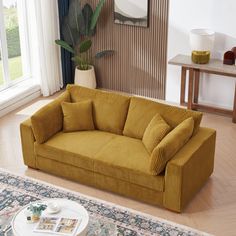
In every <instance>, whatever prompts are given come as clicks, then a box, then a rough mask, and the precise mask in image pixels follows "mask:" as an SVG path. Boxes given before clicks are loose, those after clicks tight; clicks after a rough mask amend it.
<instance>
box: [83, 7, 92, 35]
mask: <svg viewBox="0 0 236 236" xmlns="http://www.w3.org/2000/svg"><path fill="white" fill-rule="evenodd" d="M82 13H83V16H84V26H85V32H84V36H90V35H91V34H92V32H91V30H90V24H91V20H92V16H93V9H92V7H91V6H90V5H89V4H88V3H87V4H85V5H84V7H83V10H82Z"/></svg>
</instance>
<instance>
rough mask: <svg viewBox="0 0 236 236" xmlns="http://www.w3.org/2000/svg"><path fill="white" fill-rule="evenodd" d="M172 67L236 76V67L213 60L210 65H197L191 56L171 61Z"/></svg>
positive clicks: (178, 57)
mask: <svg viewBox="0 0 236 236" xmlns="http://www.w3.org/2000/svg"><path fill="white" fill-rule="evenodd" d="M169 64H170V65H178V66H184V67H187V68H193V69H199V70H205V71H211V72H216V73H225V74H228V75H230V76H236V66H235V65H232V66H231V65H225V64H223V61H222V60H218V59H211V60H210V62H209V63H208V64H195V63H194V62H192V59H191V56H186V55H181V54H180V55H177V56H176V57H174V58H172V59H171V60H170V61H169Z"/></svg>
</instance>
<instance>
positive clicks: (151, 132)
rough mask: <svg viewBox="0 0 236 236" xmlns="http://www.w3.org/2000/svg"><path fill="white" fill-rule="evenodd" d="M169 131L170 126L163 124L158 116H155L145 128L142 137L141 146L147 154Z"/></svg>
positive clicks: (163, 121) (162, 120)
mask: <svg viewBox="0 0 236 236" xmlns="http://www.w3.org/2000/svg"><path fill="white" fill-rule="evenodd" d="M170 130H171V128H170V126H169V125H168V124H167V123H166V122H165V120H164V119H163V118H162V117H161V115H160V114H158V113H157V114H156V115H155V116H154V117H153V118H152V120H151V122H150V123H149V125H148V126H147V128H146V130H145V132H144V135H143V139H142V141H143V144H144V146H145V147H146V149H147V150H148V151H149V153H152V151H153V149H154V148H155V147H156V146H157V145H158V144H159V143H160V142H161V140H162V139H163V138H164V137H165V136H166V135H167V134H168V133H169V131H170Z"/></svg>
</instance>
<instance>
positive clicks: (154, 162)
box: [150, 117, 194, 175]
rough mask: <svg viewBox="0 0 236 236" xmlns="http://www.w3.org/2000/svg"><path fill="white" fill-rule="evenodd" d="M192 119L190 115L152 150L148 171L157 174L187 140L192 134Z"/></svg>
mask: <svg viewBox="0 0 236 236" xmlns="http://www.w3.org/2000/svg"><path fill="white" fill-rule="evenodd" d="M193 129H194V120H193V118H192V117H190V118H188V119H186V120H184V121H183V122H182V123H180V124H179V125H178V126H177V127H176V128H175V129H173V130H172V131H171V132H170V133H169V134H167V135H166V136H165V138H164V139H163V140H162V141H161V142H160V143H159V144H158V145H157V147H156V148H155V149H154V150H153V152H152V155H151V162H150V171H151V172H152V173H153V174H154V175H159V174H160V173H161V172H162V171H163V170H164V169H165V167H166V164H167V162H168V161H169V160H170V159H171V158H172V157H173V156H174V155H175V154H176V153H177V152H178V151H179V150H180V149H181V148H182V147H183V146H184V145H185V144H186V143H187V142H188V140H189V139H190V138H191V136H192V134H193Z"/></svg>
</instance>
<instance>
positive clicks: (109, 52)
mask: <svg viewBox="0 0 236 236" xmlns="http://www.w3.org/2000/svg"><path fill="white" fill-rule="evenodd" d="M114 52H115V51H114V50H104V51H101V52H98V53H96V55H95V58H96V59H99V58H102V57H105V56H109V55H113V54H114Z"/></svg>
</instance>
